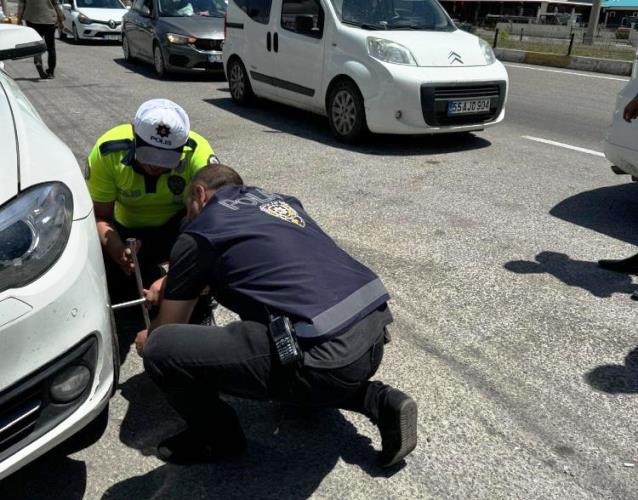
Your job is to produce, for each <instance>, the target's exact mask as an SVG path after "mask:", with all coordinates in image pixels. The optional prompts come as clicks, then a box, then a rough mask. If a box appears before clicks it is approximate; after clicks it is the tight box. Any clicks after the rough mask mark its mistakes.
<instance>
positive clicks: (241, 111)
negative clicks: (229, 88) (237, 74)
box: [204, 88, 491, 156]
mask: <svg viewBox="0 0 638 500" xmlns="http://www.w3.org/2000/svg"><path fill="white" fill-rule="evenodd" d="M220 90H221V91H222V92H225V91H226V89H223V88H222V89H220ZM204 102H207V103H209V104H211V105H213V106H215V107H217V108H220V109H223V110H224V111H228V112H230V113H234V114H236V115H238V116H241V117H242V118H245V119H246V120H250V121H253V122H255V123H258V124H260V125H262V126H264V127H267V128H268V129H270V130H264V131H263V132H264V133H267V134H273V133H274V134H280V133H286V134H290V135H294V136H297V137H302V138H304V139H310V140H313V141H316V142H319V143H321V144H325V145H328V146H332V147H335V148H340V149H347V150H350V151H356V152H359V153H367V154H377V155H397V156H405V155H427V154H441V153H456V152H460V151H470V150H477V149H483V148H486V147H488V146H490V145H491V143H490V142H489V141H488V140H486V139H484V138H482V137H477V136H475V135H473V134H446V135H438V136H433V135H429V136H428V135H417V136H414V135H408V136H406V135H381V134H375V135H374V136H372V137H371V138H369V139H367V140H366V141H364V142H363V143H362V144H359V145H351V144H344V143H342V142H339V141H337V140H336V139H335V138H334V137H333V136H332V134H331V133H330V127H329V125H328V119H327V118H326V117H323V116H320V115H317V114H315V113H311V112H309V111H303V110H300V109H297V108H293V107H291V106H286V105H285V104H280V103H275V102H272V101H267V100H265V99H260V100H258V101H256V102H255V103H253V104H251V105H250V106H242V105H239V104H237V103H235V102H234V101H233V100H232V99H231V98H216V99H204Z"/></svg>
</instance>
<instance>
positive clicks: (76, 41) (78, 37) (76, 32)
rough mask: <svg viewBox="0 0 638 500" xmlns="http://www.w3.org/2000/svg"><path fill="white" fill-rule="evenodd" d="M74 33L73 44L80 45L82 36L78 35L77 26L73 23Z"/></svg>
mask: <svg viewBox="0 0 638 500" xmlns="http://www.w3.org/2000/svg"><path fill="white" fill-rule="evenodd" d="M72 31H73V43H75V44H79V43H80V42H81V39H80V35H79V34H78V28H77V26H76V25H75V23H73V25H72Z"/></svg>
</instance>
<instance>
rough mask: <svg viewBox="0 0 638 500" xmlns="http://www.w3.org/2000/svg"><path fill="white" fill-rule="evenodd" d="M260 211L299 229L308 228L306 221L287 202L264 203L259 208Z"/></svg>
mask: <svg viewBox="0 0 638 500" xmlns="http://www.w3.org/2000/svg"><path fill="white" fill-rule="evenodd" d="M259 210H261V211H262V212H265V213H267V214H268V215H272V216H273V217H277V218H279V219H281V220H285V221H286V222H290V223H292V224H295V225H297V226H299V227H306V221H305V220H303V218H302V217H301V216H300V215H299V214H298V213H297V211H296V210H295V209H294V208H292V207H291V206H290V205H288V203H286V202H285V201H282V200H275V201H271V202H269V203H264V204H263V205H261V206H260V207H259Z"/></svg>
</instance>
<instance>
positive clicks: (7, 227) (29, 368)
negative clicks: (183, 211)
mask: <svg viewBox="0 0 638 500" xmlns="http://www.w3.org/2000/svg"><path fill="white" fill-rule="evenodd" d="M44 49H45V47H44V45H43V42H42V39H41V38H40V36H39V35H38V34H37V33H36V32H35V31H34V30H32V29H31V28H26V27H22V26H12V25H0V60H3V59H5V60H6V59H15V58H19V57H26V56H33V55H34V54H35V53H38V52H41V51H43V50H44ZM0 123H1V124H2V130H3V133H2V134H0V177H1V178H2V182H0V480H1V479H2V478H3V477H5V476H7V475H9V474H11V473H12V472H13V471H15V470H17V469H18V468H20V467H22V466H23V465H25V464H27V463H28V462H30V461H32V460H33V459H35V458H37V457H38V456H40V455H42V454H43V453H45V452H46V451H48V450H50V449H51V448H53V447H54V446H56V445H57V444H59V443H61V442H62V441H64V440H66V439H67V438H69V437H70V436H72V435H73V434H75V433H77V432H78V431H80V430H83V429H84V430H85V431H86V430H87V426H88V428H89V429H91V431H94V429H93V427H94V426H95V422H96V421H97V422H98V423H100V425H102V424H105V423H106V422H107V418H105V417H108V413H107V412H108V402H109V399H110V397H111V394H112V392H113V388H114V387H115V384H116V379H117V374H118V370H119V357H118V355H117V352H118V351H117V341H116V337H115V331H114V328H113V324H112V314H111V310H110V306H109V297H108V292H107V288H106V280H105V275H104V264H103V260H102V251H101V247H100V242H99V240H98V237H97V232H96V228H95V217H94V215H93V203H92V202H91V198H90V196H89V193H88V190H87V187H86V184H85V180H84V176H83V175H82V170H81V169H80V167H79V166H78V163H77V162H76V160H75V158H74V156H73V154H72V153H71V151H70V150H69V148H68V147H67V146H65V145H64V144H63V143H62V142H61V141H60V140H59V139H58V138H57V137H56V136H55V135H54V134H53V132H51V131H50V130H49V129H48V128H47V127H46V125H45V124H44V123H43V121H42V119H41V118H40V116H39V115H38V113H37V112H36V110H35V109H34V108H33V106H32V105H31V103H30V102H29V101H28V100H27V98H26V97H25V95H24V94H23V93H22V92H21V91H20V89H19V88H18V86H17V84H16V83H15V82H14V81H13V80H12V79H11V78H10V77H9V76H8V75H7V74H6V73H5V72H4V71H2V70H0ZM89 424H91V425H89Z"/></svg>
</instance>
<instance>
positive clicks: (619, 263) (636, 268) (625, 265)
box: [598, 254, 638, 274]
mask: <svg viewBox="0 0 638 500" xmlns="http://www.w3.org/2000/svg"><path fill="white" fill-rule="evenodd" d="M598 265H599V266H600V267H602V268H603V269H608V270H609V271H616V272H619V273H628V274H638V254H636V255H632V256H631V257H627V258H626V259H620V260H599V261H598Z"/></svg>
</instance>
